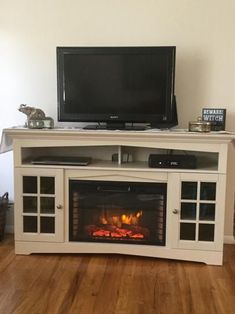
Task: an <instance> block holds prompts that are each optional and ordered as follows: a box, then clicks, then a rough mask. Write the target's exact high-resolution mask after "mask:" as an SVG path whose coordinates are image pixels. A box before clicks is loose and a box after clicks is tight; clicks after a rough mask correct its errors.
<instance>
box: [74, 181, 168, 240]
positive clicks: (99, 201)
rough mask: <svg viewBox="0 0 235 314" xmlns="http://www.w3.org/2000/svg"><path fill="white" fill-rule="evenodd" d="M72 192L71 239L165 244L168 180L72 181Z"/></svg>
mask: <svg viewBox="0 0 235 314" xmlns="http://www.w3.org/2000/svg"><path fill="white" fill-rule="evenodd" d="M69 195H70V198H69V240H70V241H93V242H122V243H132V244H157V245H164V244H165V224H166V184H165V183H139V182H138V183H137V182H109V181H80V180H70V185H69Z"/></svg>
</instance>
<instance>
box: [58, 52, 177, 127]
mask: <svg viewBox="0 0 235 314" xmlns="http://www.w3.org/2000/svg"><path fill="white" fill-rule="evenodd" d="M175 50H176V48H175V47H57V70H58V71H57V73H58V120H59V121H67V122H97V123H98V124H97V126H96V127H98V126H100V125H101V124H102V123H103V122H105V123H106V124H105V127H109V126H110V127H111V128H112V127H114V128H115V126H123V127H125V126H126V123H131V124H134V123H146V124H147V125H150V126H152V127H170V126H173V125H175V124H177V116H176V108H175V106H176V105H175V97H174V80H175Z"/></svg>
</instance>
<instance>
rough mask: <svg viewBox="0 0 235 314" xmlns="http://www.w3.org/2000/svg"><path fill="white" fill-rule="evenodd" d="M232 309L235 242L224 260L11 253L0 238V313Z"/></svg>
mask: <svg viewBox="0 0 235 314" xmlns="http://www.w3.org/2000/svg"><path fill="white" fill-rule="evenodd" d="M234 312H235V245H225V257H224V265H223V266H207V265H205V264H201V263H193V262H183V261H182V262H181V261H173V260H164V259H154V258H146V257H135V256H122V255H93V254H90V255H88V254H84V255H82V254H81V255H79V254H36V255H29V256H20V255H15V254H14V243H13V239H12V237H9V236H7V237H6V239H5V240H4V241H3V242H0V313H1V314H2V313H4V314H8V313H16V314H19V313H20V314H21V313H22V314H45V313H46V314H47V313H48V314H53V313H60V314H67V313H68V314H70V313H71V314H73V313H79V314H106V313H107V314H145V313H146V314H153V313H154V314H155V313H162V314H163V313H164V314H166V313H173V314H174V313H176V314H178V313H180V314H181V313H182V314H184V313H185V314H189V313H190V314H191V313H200V314H203V313H207V314H208V313H213V314H214V313H215V314H216V313H218V314H220V313H221V314H224V313H226V314H230V313H231V314H232V313H234Z"/></svg>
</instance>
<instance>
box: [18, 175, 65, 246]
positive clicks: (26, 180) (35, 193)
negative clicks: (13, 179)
mask: <svg viewBox="0 0 235 314" xmlns="http://www.w3.org/2000/svg"><path fill="white" fill-rule="evenodd" d="M58 171H59V172H58ZM60 176H61V170H50V171H48V170H45V169H40V170H33V171H32V170H31V169H24V170H22V171H21V173H20V174H19V175H18V176H17V181H18V184H17V186H18V189H19V190H20V193H17V194H20V195H21V196H20V197H21V199H20V202H19V203H20V204H21V208H20V209H18V210H17V213H18V215H17V216H18V219H19V227H20V228H18V229H20V232H19V234H20V237H26V238H27V237H28V238H30V237H31V238H39V237H40V240H42V238H44V239H45V240H47V239H50V237H53V239H54V240H55V241H56V239H57V240H58V239H59V238H60V237H61V236H60V233H61V231H60V230H63V226H59V224H62V225H63V223H60V221H61V218H63V214H62V213H61V212H62V205H61V204H62V201H63V200H62V199H61V195H63V193H61V192H60V191H59V189H60V186H61V185H62V184H59V177H60ZM19 203H18V202H17V204H19Z"/></svg>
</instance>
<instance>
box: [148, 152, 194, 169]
mask: <svg viewBox="0 0 235 314" xmlns="http://www.w3.org/2000/svg"><path fill="white" fill-rule="evenodd" d="M148 165H149V167H150V168H179V169H195V168H196V167H197V158H196V156H195V155H173V154H150V155H149V159H148Z"/></svg>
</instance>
